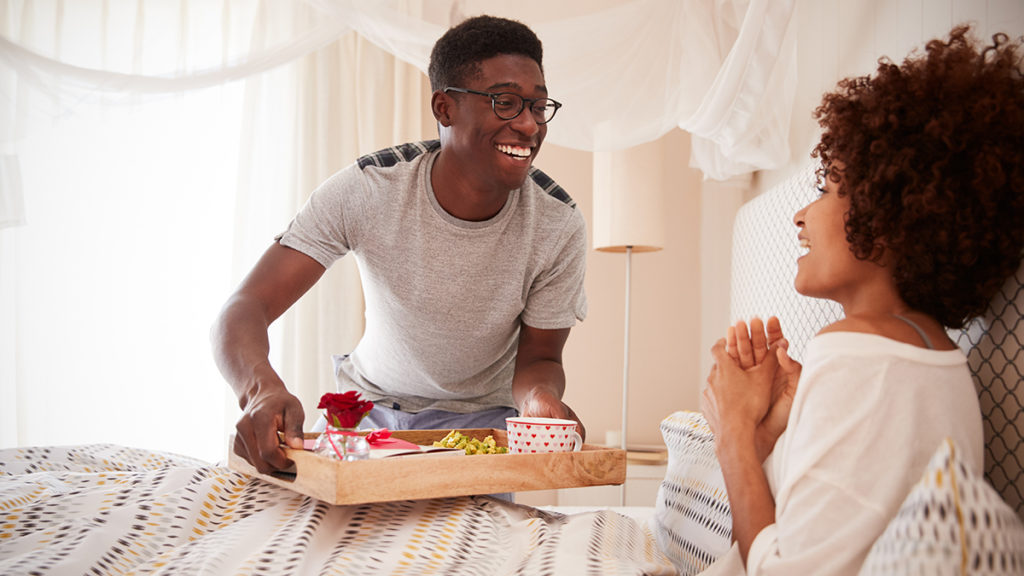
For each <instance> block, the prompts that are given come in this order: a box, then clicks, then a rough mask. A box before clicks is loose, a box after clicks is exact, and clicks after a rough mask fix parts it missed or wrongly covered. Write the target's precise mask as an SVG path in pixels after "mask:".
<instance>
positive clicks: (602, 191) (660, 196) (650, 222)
mask: <svg viewBox="0 0 1024 576" xmlns="http://www.w3.org/2000/svg"><path fill="white" fill-rule="evenodd" d="M651 146H653V145H652V144H645V145H641V146H637V147H634V148H630V149H628V150H623V151H610V152H603V151H599V152H595V153H594V213H593V229H594V249H595V250H598V251H601V252H618V253H625V254H626V303H625V330H624V335H623V352H622V420H621V432H620V434H621V436H620V442H621V445H622V449H623V450H628V440H627V431H628V424H629V333H630V289H631V284H632V259H633V253H634V252H653V251H655V250H661V248H662V247H663V246H664V244H665V241H664V239H665V225H664V221H665V212H664V191H663V186H662V166H661V154H660V153H659V151H658V150H651V149H650V147H651ZM620 501H621V504H622V505H623V506H625V504H626V484H625V482H623V484H622V490H621V493H620Z"/></svg>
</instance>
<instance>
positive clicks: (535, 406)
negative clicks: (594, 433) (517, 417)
mask: <svg viewBox="0 0 1024 576" xmlns="http://www.w3.org/2000/svg"><path fill="white" fill-rule="evenodd" d="M519 413H520V414H521V415H523V416H527V417H531V418H561V419H562V420H575V421H576V431H577V432H579V433H580V437H582V438H583V440H584V441H586V439H587V429H586V427H585V426H583V422H582V421H581V420H580V418H579V416H577V415H576V412H575V411H573V409H572V408H571V407H569V405H568V404H566V403H565V402H562V400H561V399H560V398H558V397H556V396H555V395H554V394H553V393H552V392H551V391H550V390H549V389H547V388H542V387H537V388H533V389H531V390H530V391H529V392H527V393H526V395H525V396H524V397H523V401H522V403H521V404H520V406H519Z"/></svg>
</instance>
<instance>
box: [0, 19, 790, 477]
mask: <svg viewBox="0 0 1024 576" xmlns="http://www.w3.org/2000/svg"><path fill="white" fill-rule="evenodd" d="M551 9H552V5H551V4H550V2H540V1H538V0H524V1H523V2H519V3H516V4H515V5H508V6H505V5H502V6H498V5H496V4H495V3H492V2H483V1H476V2H474V1H468V0H467V1H456V2H447V3H446V2H422V0H406V1H380V2H355V1H344V0H339V1H334V0H331V1H328V0H308V1H307V2H304V3H303V2H290V1H285V0H248V1H236V0H223V1H222V2H220V3H215V2H211V1H209V0H204V1H200V0H192V1H190V0H75V1H73V2H67V1H62V0H0V445H3V446H9V445H26V444H63V443H79V442H94V441H112V442H120V443H126V444H136V445H145V446H148V447H153V448H164V449H170V450H175V451H179V452H185V453H189V454H193V455H196V456H199V457H204V458H207V459H216V458H219V457H220V456H221V455H222V454H223V448H224V444H225V442H224V433H225V432H226V431H227V430H229V429H230V426H231V424H232V423H233V421H234V418H235V414H236V413H237V409H236V408H235V406H234V402H233V398H232V397H231V396H230V395H229V393H228V392H227V386H226V385H225V384H224V383H223V381H222V380H221V378H220V376H219V374H218V373H217V372H216V370H215V368H214V367H213V364H212V360H211V359H210V353H209V344H208V338H207V330H208V327H209V325H210V323H211V321H212V319H213V317H214V316H215V314H216V312H217V310H218V308H219V306H220V304H221V303H222V302H223V300H224V298H225V297H226V296H227V294H228V293H229V292H230V290H231V289H233V287H234V286H235V285H236V284H237V282H238V280H239V279H240V278H241V275H242V274H243V273H244V271H246V270H248V268H249V267H250V266H251V265H252V263H253V262H254V261H255V259H256V258H257V257H258V255H259V254H260V252H262V250H263V249H264V248H265V247H266V246H267V245H268V244H269V242H270V239H271V238H272V236H273V234H274V233H276V232H278V231H280V230H281V229H282V228H283V227H284V226H285V225H286V224H287V222H288V220H289V219H290V217H291V216H292V215H293V214H294V212H295V210H297V209H298V207H299V206H300V205H301V204H302V202H303V201H304V199H305V198H306V196H307V195H308V194H309V192H310V191H311V190H312V188H313V187H314V186H315V185H316V184H317V183H318V182H319V181H321V180H322V179H323V178H325V177H326V176H327V175H329V174H330V173H332V172H333V171H335V170H337V169H339V168H341V167H342V166H344V165H345V164H347V163H349V162H351V161H352V160H353V159H354V158H355V157H356V156H358V155H359V154H361V153H364V152H367V151H370V150H373V149H376V148H379V147H382V146H386V145H390V144H393V143H396V142H401V141H407V140H412V139H417V138H421V137H430V136H433V134H432V133H431V134H422V133H421V130H422V126H423V125H424V122H423V118H422V114H424V113H425V111H426V105H425V101H426V99H427V94H424V93H423V92H422V71H424V70H425V68H426V63H427V58H428V54H429V49H430V46H431V45H432V44H433V42H434V40H435V39H436V38H437V37H438V36H439V35H440V34H441V33H443V31H444V29H445V28H446V27H447V26H448V25H449V20H448V19H449V18H450V17H451V15H453V14H462V15H471V14H475V13H481V12H485V11H490V12H492V13H495V14H498V15H503V16H509V17H514V18H517V19H520V20H522V21H524V22H527V23H528V24H531V25H532V26H533V28H534V29H535V30H536V31H537V33H538V35H540V36H541V38H542V40H543V41H544V43H545V56H546V58H545V63H546V66H545V69H546V72H547V79H548V82H549V87H550V88H551V92H552V94H553V95H554V94H557V98H559V99H560V100H561V101H563V103H564V104H565V108H564V109H563V110H562V111H561V112H560V114H559V122H558V125H557V126H555V125H552V129H551V131H550V132H549V136H548V138H549V141H550V142H554V143H556V144H560V145H563V146H567V147H572V148H578V149H583V150H606V149H621V148H626V147H629V146H633V145H636V144H639V143H643V142H646V141H649V140H653V139H655V138H657V137H658V136H660V135H662V134H664V133H665V132H667V131H668V130H670V129H672V128H673V127H676V126H679V127H682V128H684V129H687V130H689V131H690V132H691V133H692V134H693V135H694V138H693V142H694V145H693V156H692V157H691V159H690V161H691V163H692V164H694V165H696V166H697V167H698V168H701V169H702V170H703V171H704V173H705V174H706V175H707V176H709V177H712V178H725V177H728V176H730V175H732V174H736V173H742V172H746V171H749V170H752V169H755V168H770V167H773V166H774V165H776V164H780V163H784V162H785V160H786V159H787V158H788V150H787V144H786V142H787V130H788V125H789V121H788V118H789V111H790V109H791V101H792V94H791V93H790V92H789V91H787V88H786V86H787V84H786V80H787V79H788V77H789V75H790V74H792V70H793V69H794V68H793V66H794V64H795V61H794V56H795V46H794V44H793V41H792V31H791V26H790V21H791V17H792V11H793V1H792V0H749V1H742V0H714V1H708V0H633V1H607V2H578V3H564V4H559V16H558V17H557V18H551V19H546V20H535V19H534V15H538V14H540V15H543V14H548V13H549V12H550V11H551ZM352 31H356V32H358V35H356V34H351V33H350V32H352ZM426 124H427V125H429V124H430V123H429V122H427V123H426ZM358 291H359V288H358V281H357V279H356V277H355V273H354V271H353V270H352V265H351V263H345V264H344V265H343V266H340V267H336V268H335V269H332V270H331V271H330V272H329V274H328V277H327V278H326V280H325V281H324V282H321V283H320V285H318V286H317V288H316V289H315V290H314V292H313V293H311V294H310V295H308V296H307V297H306V298H304V299H303V301H302V303H301V304H300V305H299V306H297V307H296V308H295V309H294V310H293V311H290V312H289V313H288V314H287V315H286V316H285V317H284V318H283V319H282V321H280V322H279V323H278V325H276V326H275V331H274V334H273V342H274V358H273V360H274V361H275V365H277V366H278V368H279V370H280V371H281V372H282V375H283V376H284V377H285V379H286V381H288V382H289V383H290V385H291V386H293V388H295V389H296V391H297V392H298V393H299V394H300V397H301V398H303V401H304V403H305V404H306V405H307V406H308V405H311V404H315V401H316V397H318V396H319V394H320V392H322V391H323V390H325V389H330V387H331V386H332V385H333V384H332V380H331V376H330V370H329V360H328V359H329V356H330V354H331V353H337V352H343V351H345V350H347V349H350V348H351V346H352V345H353V344H354V342H355V341H356V339H357V338H358V335H359V332H360V330H361V300H360V296H359V293H358ZM339 294H342V295H343V296H340V295H339Z"/></svg>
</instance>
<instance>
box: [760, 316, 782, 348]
mask: <svg viewBox="0 0 1024 576" xmlns="http://www.w3.org/2000/svg"><path fill="white" fill-rule="evenodd" d="M764 332H765V338H767V341H768V346H772V345H774V344H775V343H776V342H778V341H780V340H782V339H783V338H784V337H783V335H782V324H781V323H780V322H779V319H778V318H776V317H775V316H772V317H771V318H769V319H768V322H767V323H766V324H765V327H764Z"/></svg>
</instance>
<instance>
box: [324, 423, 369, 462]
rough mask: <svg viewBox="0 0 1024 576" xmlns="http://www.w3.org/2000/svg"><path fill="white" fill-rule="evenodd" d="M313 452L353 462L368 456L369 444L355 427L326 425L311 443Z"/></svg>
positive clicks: (366, 458) (365, 458)
mask: <svg viewBox="0 0 1024 576" xmlns="http://www.w3.org/2000/svg"><path fill="white" fill-rule="evenodd" d="M313 452H315V453H316V454H319V455H321V456H325V457H327V458H333V459H335V460H344V461H346V462H354V461H356V460H368V459H369V458H370V445H369V443H367V442H366V437H365V436H363V435H361V434H359V432H357V431H356V429H355V428H337V427H334V426H328V427H327V429H326V430H324V431H323V433H321V434H320V437H319V438H317V439H316V443H315V444H313Z"/></svg>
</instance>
